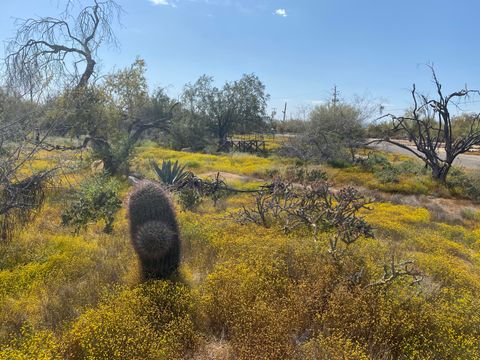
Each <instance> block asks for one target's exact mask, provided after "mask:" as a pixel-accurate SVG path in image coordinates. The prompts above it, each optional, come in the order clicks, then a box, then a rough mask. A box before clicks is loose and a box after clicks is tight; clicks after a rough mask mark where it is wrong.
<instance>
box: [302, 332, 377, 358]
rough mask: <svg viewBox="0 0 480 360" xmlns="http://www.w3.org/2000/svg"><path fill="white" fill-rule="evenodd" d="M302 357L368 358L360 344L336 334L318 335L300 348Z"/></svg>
mask: <svg viewBox="0 0 480 360" xmlns="http://www.w3.org/2000/svg"><path fill="white" fill-rule="evenodd" d="M300 353H301V357H302V358H303V359H309V360H313V359H322V360H323V359H325V360H326V359H329V360H344V359H350V360H369V359H371V357H369V356H368V355H367V352H366V351H365V349H364V347H363V346H362V345H361V344H358V343H355V342H353V341H352V340H350V339H348V338H344V337H342V336H341V335H338V334H331V335H318V336H316V337H314V338H312V339H310V340H308V341H307V342H306V343H305V344H303V345H302V346H301V348H300Z"/></svg>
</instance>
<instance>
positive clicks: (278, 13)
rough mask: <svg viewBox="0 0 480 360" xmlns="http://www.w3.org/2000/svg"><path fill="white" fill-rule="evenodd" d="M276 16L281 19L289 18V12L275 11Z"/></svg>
mask: <svg viewBox="0 0 480 360" xmlns="http://www.w3.org/2000/svg"><path fill="white" fill-rule="evenodd" d="M275 15H278V16H281V17H287V16H288V15H287V10H286V9H277V10H275Z"/></svg>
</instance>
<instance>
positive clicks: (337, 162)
mask: <svg viewBox="0 0 480 360" xmlns="http://www.w3.org/2000/svg"><path fill="white" fill-rule="evenodd" d="M327 164H328V165H330V166H331V167H333V168H334V169H346V168H349V167H351V166H352V164H351V163H350V162H348V161H347V160H344V159H331V160H328V161H327Z"/></svg>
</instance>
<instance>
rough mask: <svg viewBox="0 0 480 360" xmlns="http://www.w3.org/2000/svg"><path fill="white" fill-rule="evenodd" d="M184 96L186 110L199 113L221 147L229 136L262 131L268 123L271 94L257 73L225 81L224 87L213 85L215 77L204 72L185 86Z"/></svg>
mask: <svg viewBox="0 0 480 360" xmlns="http://www.w3.org/2000/svg"><path fill="white" fill-rule="evenodd" d="M182 99H183V103H184V106H185V107H186V109H188V110H190V111H191V112H192V113H194V114H197V115H198V116H200V118H201V121H202V122H203V123H204V124H205V126H207V127H208V128H209V129H210V131H211V133H212V135H213V136H215V137H216V138H217V140H218V144H219V145H220V146H221V145H222V144H224V143H225V141H226V139H227V137H228V135H231V134H232V133H234V132H242V133H248V132H251V131H256V130H260V129H263V128H264V126H265V123H266V122H265V121H266V118H267V116H266V108H267V102H268V99H269V95H268V94H267V93H266V92H265V85H264V84H263V83H262V82H261V81H260V79H259V78H258V77H257V76H256V75H254V74H246V75H243V77H242V78H241V79H240V80H236V81H233V82H226V83H225V84H224V86H223V87H222V88H218V87H216V86H214V84H213V78H212V77H210V76H206V75H203V76H202V77H200V78H199V79H198V80H197V81H196V82H195V83H194V84H188V85H186V86H185V90H184V92H183V96H182Z"/></svg>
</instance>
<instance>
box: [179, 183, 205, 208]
mask: <svg viewBox="0 0 480 360" xmlns="http://www.w3.org/2000/svg"><path fill="white" fill-rule="evenodd" d="M178 202H179V203H180V205H181V206H182V208H183V209H184V210H195V209H196V208H197V207H198V205H200V203H201V202H202V195H201V194H200V193H199V192H198V190H197V189H194V188H189V187H186V188H183V189H182V190H181V191H179V192H178Z"/></svg>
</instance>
